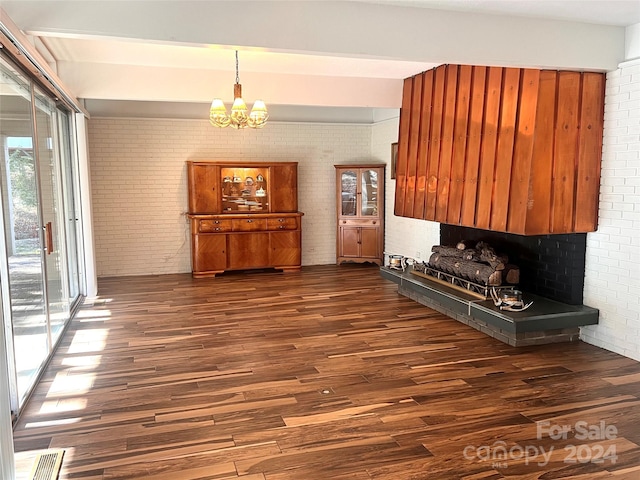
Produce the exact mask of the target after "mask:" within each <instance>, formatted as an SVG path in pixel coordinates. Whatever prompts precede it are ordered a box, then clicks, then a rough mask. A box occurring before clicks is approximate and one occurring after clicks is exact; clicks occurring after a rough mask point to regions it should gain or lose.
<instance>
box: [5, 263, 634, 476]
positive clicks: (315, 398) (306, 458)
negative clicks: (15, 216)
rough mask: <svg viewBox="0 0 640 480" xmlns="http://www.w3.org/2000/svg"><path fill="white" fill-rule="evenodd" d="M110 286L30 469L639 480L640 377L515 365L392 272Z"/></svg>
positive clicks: (92, 309) (514, 358)
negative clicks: (403, 291) (54, 460)
mask: <svg viewBox="0 0 640 480" xmlns="http://www.w3.org/2000/svg"><path fill="white" fill-rule="evenodd" d="M99 287H100V297H99V298H98V299H96V301H95V303H94V304H92V305H84V306H83V307H82V309H81V310H80V312H79V313H78V315H77V317H76V318H75V319H74V320H73V322H72V324H71V325H70V327H69V329H68V331H67V332H66V335H65V337H64V339H63V343H62V345H61V348H60V349H59V351H58V352H57V353H56V355H55V357H54V359H53V361H52V363H51V365H50V367H49V368H48V370H47V371H46V374H45V376H44V378H43V381H42V382H41V383H40V384H39V386H38V387H37V390H36V392H35V394H34V396H33V398H32V399H31V401H30V403H29V405H28V407H27V409H26V411H25V413H24V414H23V416H22V417H21V419H20V421H19V423H18V425H17V426H16V429H15V432H14V437H15V446H16V451H17V452H19V453H17V458H18V464H19V465H20V466H21V467H22V468H24V467H25V466H26V463H27V460H26V459H28V458H30V456H31V455H33V454H35V453H37V452H39V451H41V450H43V449H47V448H64V449H66V454H65V460H64V463H63V468H62V472H61V476H60V478H61V479H74V480H107V479H108V480H115V479H138V478H143V479H153V480H195V479H216V480H230V479H242V480H315V479H322V480H326V479H333V480H343V479H344V480H346V479H349V480H364V479H379V480H392V479H393V480H409V479H413V480H418V479H468V480H488V479H500V478H517V479H554V478H579V479H589V480H599V479H627V478H628V479H638V478H640V446H639V445H640V363H638V362H635V361H633V360H630V359H628V358H624V357H621V356H619V355H616V354H614V353H611V352H607V351H605V350H601V349H598V348H595V347H593V346H590V345H587V344H584V343H581V342H578V343H575V344H557V345H546V346H536V347H527V348H512V347H509V346H507V345H505V344H503V343H500V342H498V341H497V340H494V339H492V338H489V337H487V336H485V335H483V334H482V333H479V332H477V331H476V330H474V329H472V328H470V327H467V326H465V325H462V324H460V323H458V322H456V321H454V320H452V319H450V318H448V317H445V316H443V315H441V314H439V313H437V312H435V311H433V310H430V309H428V308H426V307H424V306H422V305H419V304H417V303H415V302H413V301H411V300H409V299H407V298H405V297H402V296H399V295H398V294H397V290H396V287H397V286H396V285H395V284H393V283H391V282H388V281H386V280H384V279H382V278H381V277H380V275H379V273H378V269H377V267H370V266H366V265H343V266H340V267H336V266H319V267H306V268H303V270H302V271H301V272H297V273H295V272H294V273H287V274H283V273H276V272H256V273H251V274H243V273H235V274H225V275H222V276H220V277H218V278H215V279H200V280H194V279H192V278H191V276H190V275H166V276H147V277H123V278H109V279H103V280H101V281H100V282H99ZM581 422H582V423H581ZM562 426H568V427H569V430H568V431H566V432H565V433H564V435H563V434H562V433H560V432H561V430H560V427H562ZM607 429H608V430H607ZM612 429H613V430H615V432H614V431H613V430H612ZM583 431H587V432H588V433H590V435H589V436H588V438H582V437H583V435H582V434H581V432H583ZM563 436H564V437H565V438H562V437H563ZM543 454H544V455H547V457H544V456H543ZM613 454H615V456H616V458H615V459H613V458H603V457H605V456H606V457H612V456H613ZM27 470H28V469H27ZM22 474H23V472H22V470H21V475H22ZM19 478H26V477H19Z"/></svg>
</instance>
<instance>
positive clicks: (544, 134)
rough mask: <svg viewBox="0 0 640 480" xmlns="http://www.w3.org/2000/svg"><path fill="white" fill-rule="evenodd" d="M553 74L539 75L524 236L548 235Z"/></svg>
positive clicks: (555, 73) (554, 102) (552, 127)
mask: <svg viewBox="0 0 640 480" xmlns="http://www.w3.org/2000/svg"><path fill="white" fill-rule="evenodd" d="M557 76H558V75H557V72H554V71H543V72H540V86H539V90H538V108H537V112H536V127H535V136H534V142H533V156H532V158H531V169H532V172H535V174H534V175H532V178H531V187H530V194H529V201H528V203H527V221H526V232H527V234H529V235H535V234H538V233H549V229H550V225H551V224H550V222H551V178H552V174H553V142H554V132H555V115H556V113H555V112H556V82H557Z"/></svg>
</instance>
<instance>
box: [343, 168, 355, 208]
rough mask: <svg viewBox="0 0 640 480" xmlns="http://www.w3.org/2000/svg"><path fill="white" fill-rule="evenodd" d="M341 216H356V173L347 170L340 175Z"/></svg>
mask: <svg viewBox="0 0 640 480" xmlns="http://www.w3.org/2000/svg"><path fill="white" fill-rule="evenodd" d="M340 184H341V193H342V215H355V214H356V197H357V195H356V189H357V186H358V182H357V176H356V172H352V171H351V170H347V171H344V172H342V175H341V180H340Z"/></svg>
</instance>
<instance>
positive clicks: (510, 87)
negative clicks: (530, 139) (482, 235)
mask: <svg viewBox="0 0 640 480" xmlns="http://www.w3.org/2000/svg"><path fill="white" fill-rule="evenodd" d="M520 72H521V69H519V68H505V69H504V74H503V85H502V98H501V100H500V101H501V106H500V127H499V130H498V147H497V152H496V167H495V175H494V176H493V195H492V197H491V223H490V226H491V229H492V230H498V231H501V232H503V231H505V230H506V228H507V212H508V207H509V188H510V186H511V165H512V163H513V146H514V143H515V133H516V114H517V110H518V94H519V91H520Z"/></svg>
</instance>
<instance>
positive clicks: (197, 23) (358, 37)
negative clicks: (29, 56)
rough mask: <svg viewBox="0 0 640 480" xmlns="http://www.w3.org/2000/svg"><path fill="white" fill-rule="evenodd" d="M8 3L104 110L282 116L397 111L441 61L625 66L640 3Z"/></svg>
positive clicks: (367, 116) (344, 117)
mask: <svg viewBox="0 0 640 480" xmlns="http://www.w3.org/2000/svg"><path fill="white" fill-rule="evenodd" d="M2 8H3V9H4V10H5V11H6V12H7V14H8V15H9V17H11V19H12V20H13V21H14V22H15V24H16V25H17V26H18V27H19V28H20V29H22V30H23V31H24V32H25V33H27V34H28V35H30V36H31V37H32V39H33V42H34V44H35V45H36V47H37V48H38V50H39V51H40V52H41V53H42V54H43V55H44V56H45V58H46V59H47V60H48V62H49V63H50V64H51V65H54V68H55V69H56V70H57V73H58V76H59V77H60V78H61V79H62V81H63V82H64V83H65V85H67V86H68V88H69V89H70V90H71V91H72V92H73V93H74V94H75V95H77V96H78V97H79V98H82V99H84V101H85V102H86V103H85V105H86V108H87V110H88V111H89V112H90V113H91V114H92V115H93V116H149V117H178V118H202V117H205V118H206V116H207V111H208V104H209V103H210V100H211V98H212V97H214V96H217V97H221V98H223V99H224V100H225V101H231V100H232V98H231V97H232V93H233V91H232V87H233V83H234V81H235V71H234V70H235V56H234V50H238V51H239V73H240V83H241V84H242V85H243V97H244V98H245V99H246V100H247V102H248V103H249V102H251V101H252V100H253V99H255V98H256V97H262V99H263V100H265V101H266V102H267V105H268V106H269V110H270V114H271V118H272V119H273V120H280V121H288V120H291V121H336V120H338V121H345V122H372V121H376V120H380V119H384V118H387V117H388V116H391V115H397V109H398V107H399V106H400V101H401V96H402V80H403V79H404V78H407V77H410V76H412V75H414V74H417V73H420V72H422V71H425V70H428V69H430V68H433V67H434V66H436V65H439V64H442V63H476V64H487V65H513V66H532V67H539V68H571V69H581V70H600V71H605V70H607V69H612V68H615V66H616V65H617V63H619V62H620V61H622V60H624V32H625V28H624V27H626V26H628V25H635V24H640V2H638V1H636V0H585V1H578V0H568V1H552V0H545V1H540V0H511V1H493V0H414V1H411V0H407V1H391V0H389V1H384V0H378V1H374V0H352V1H325V2H318V1H302V2H300V1H284V2H283V1H262V2H260V1H254V2H245V1H233V2H230V1H227V2H224V1H223V2H216V1H189V0H183V1H171V0H163V1H158V2H150V1H144V0H143V1H128V2H121V1H100V0H94V1H91V2H86V1H85V2H81V1H77V0H76V1H74V0H72V1H62V0H60V1H58V0H49V1H31V0H21V1H15V0H3V2H2Z"/></svg>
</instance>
